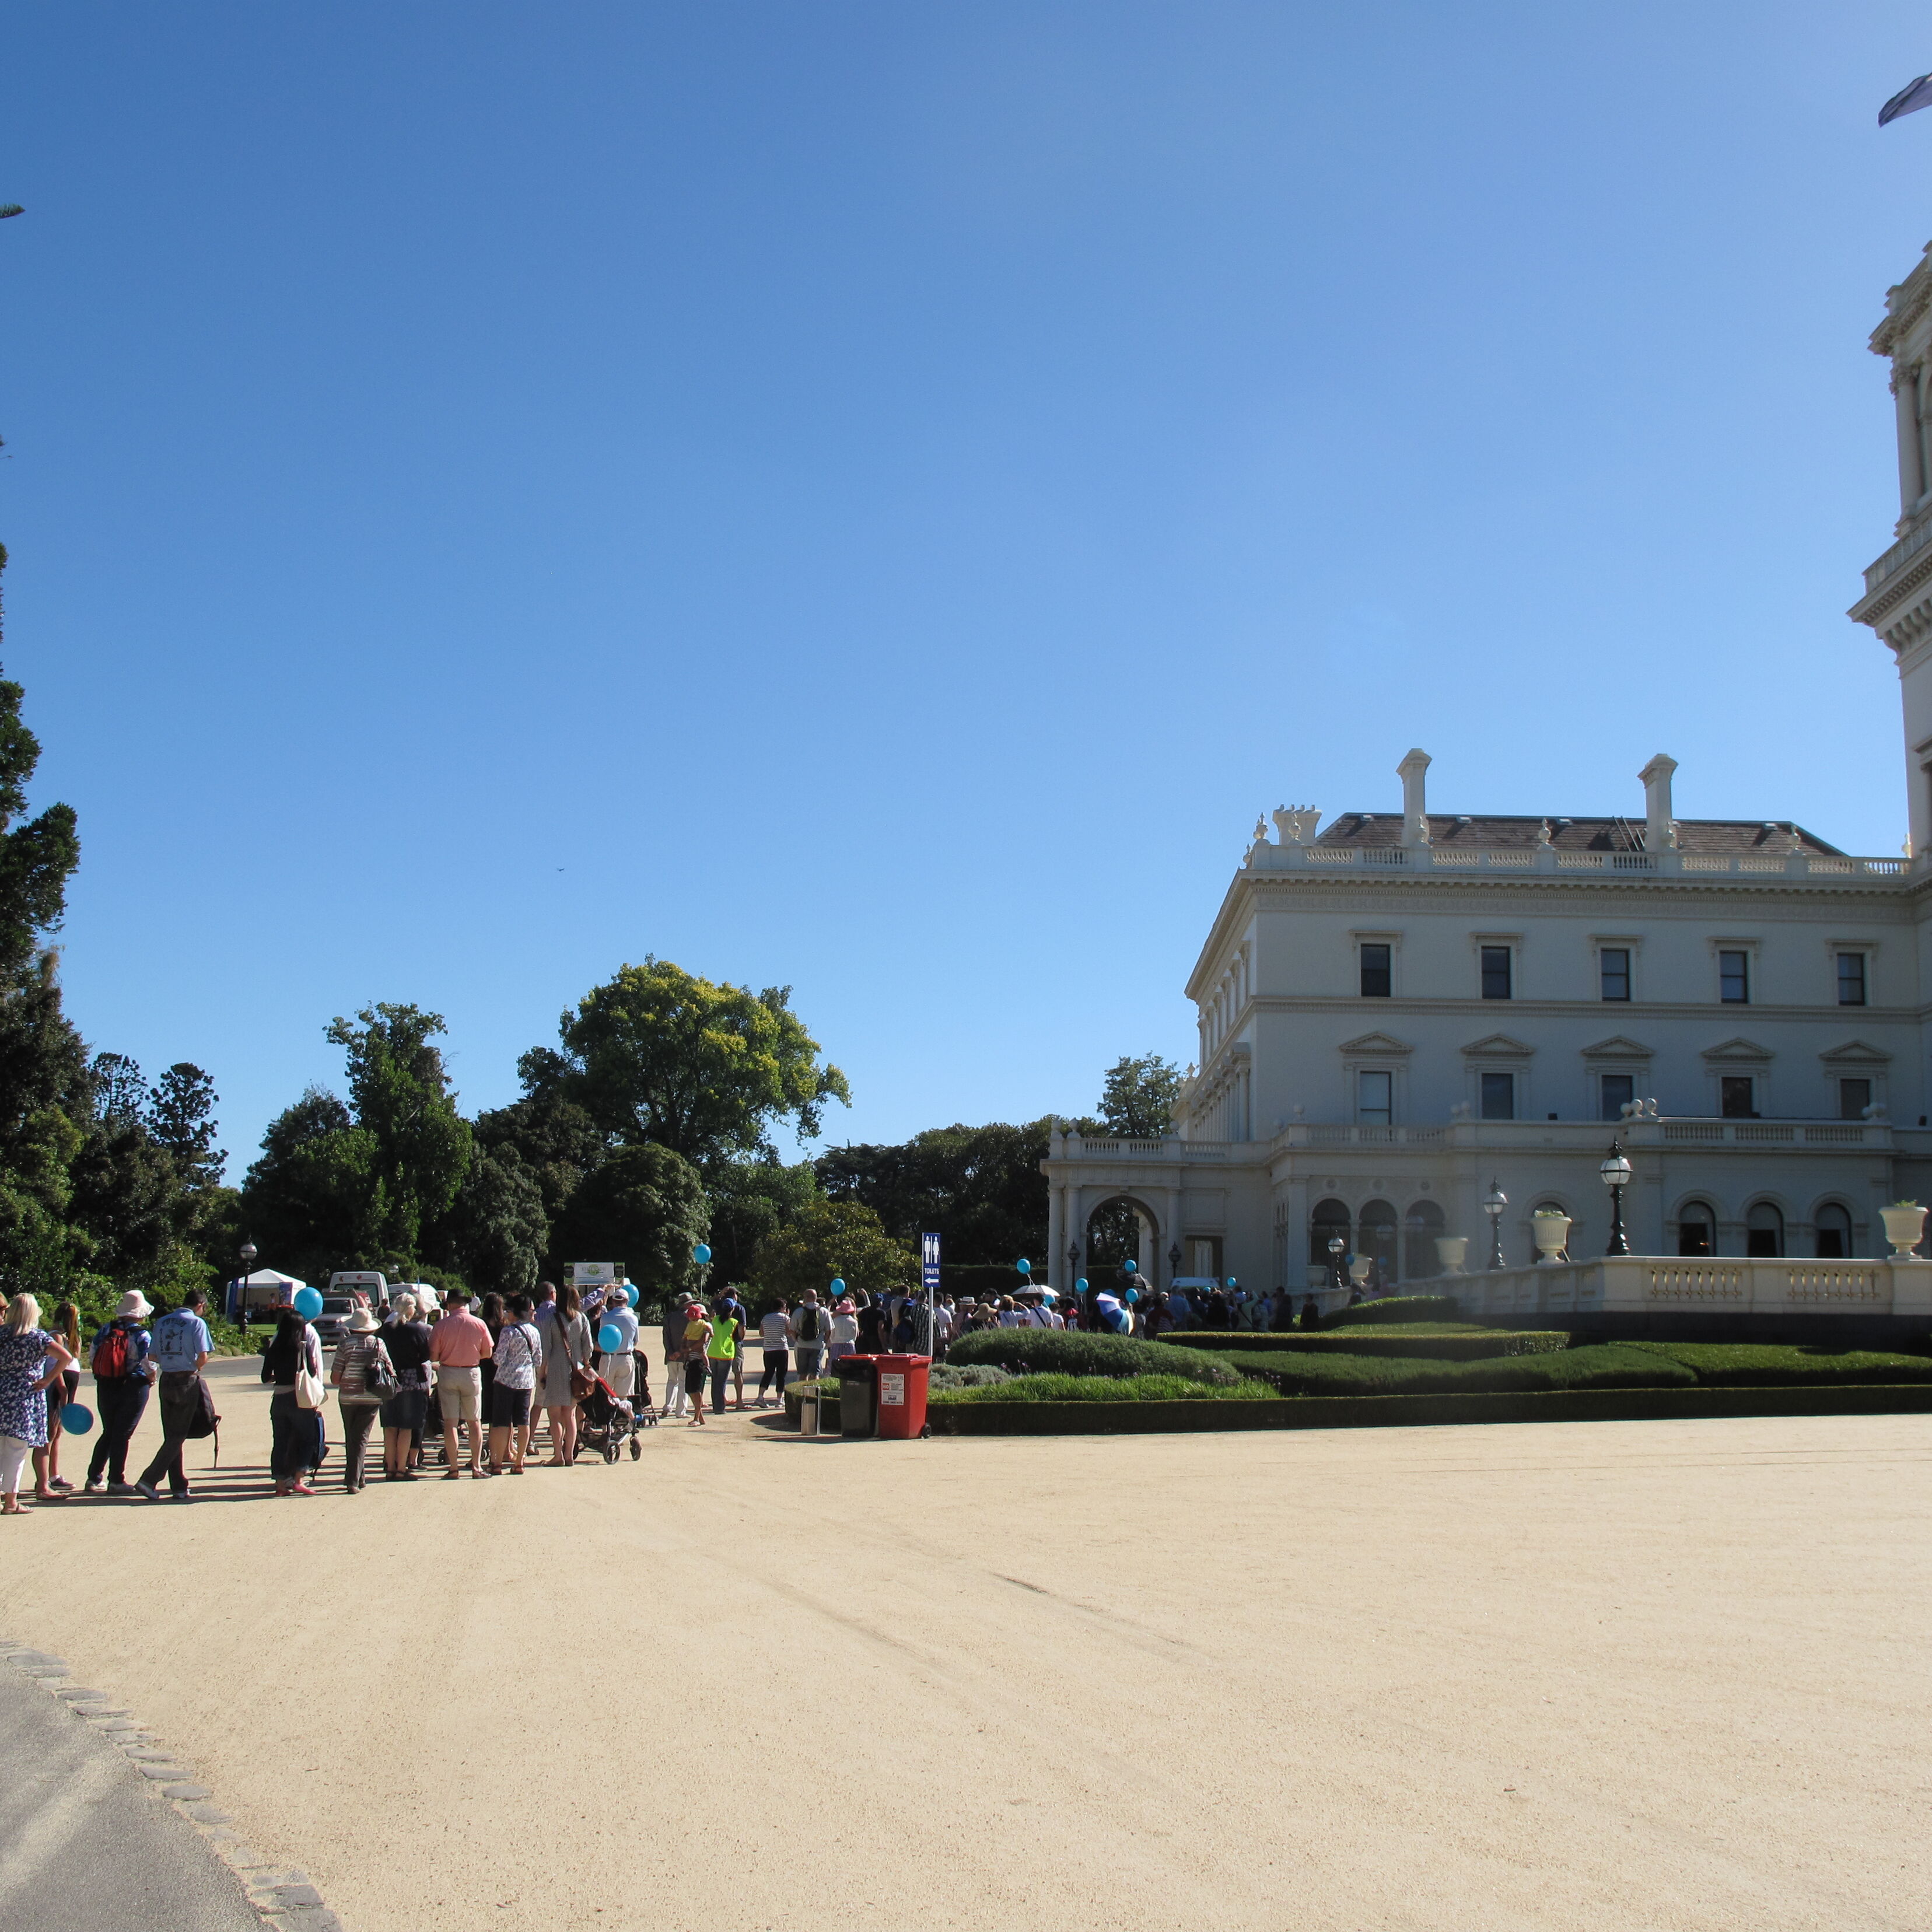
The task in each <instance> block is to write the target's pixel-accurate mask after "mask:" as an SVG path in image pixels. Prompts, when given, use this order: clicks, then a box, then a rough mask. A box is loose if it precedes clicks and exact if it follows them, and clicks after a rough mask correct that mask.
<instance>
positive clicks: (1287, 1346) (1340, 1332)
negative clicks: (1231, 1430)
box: [1168, 1325, 1570, 1368]
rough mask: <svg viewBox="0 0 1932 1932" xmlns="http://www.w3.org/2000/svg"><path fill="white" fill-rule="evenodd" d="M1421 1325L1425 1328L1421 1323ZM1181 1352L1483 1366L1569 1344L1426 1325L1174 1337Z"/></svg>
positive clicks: (1559, 1335) (1532, 1333)
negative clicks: (1382, 1357)
mask: <svg viewBox="0 0 1932 1932" xmlns="http://www.w3.org/2000/svg"><path fill="white" fill-rule="evenodd" d="M1419 1326H1421V1325H1419ZM1168 1340H1169V1342H1170V1343H1172V1345H1173V1346H1175V1347H1176V1348H1183V1349H1196V1348H1198V1349H1212V1350H1213V1351H1214V1353H1216V1354H1217V1355H1226V1357H1227V1358H1228V1359H1229V1361H1232V1362H1233V1363H1235V1364H1237V1366H1238V1367H1243V1368H1245V1367H1247V1365H1248V1361H1249V1358H1250V1357H1251V1356H1254V1355H1259V1356H1262V1357H1263V1358H1277V1357H1280V1356H1283V1355H1385V1356H1403V1357H1413V1358H1416V1359H1418V1360H1421V1361H1431V1362H1484V1361H1490V1360H1491V1359H1492V1358H1494V1357H1496V1356H1499V1355H1554V1354H1555V1353H1556V1352H1557V1350H1559V1349H1567V1348H1568V1347H1569V1346H1570V1336H1569V1332H1568V1331H1567V1330H1565V1329H1562V1328H1497V1329H1481V1328H1473V1329H1466V1330H1464V1331H1461V1332H1460V1333H1454V1332H1442V1331H1437V1330H1436V1329H1433V1328H1427V1327H1426V1326H1423V1327H1422V1332H1421V1333H1419V1334H1412V1333H1410V1332H1409V1331H1407V1330H1406V1329H1403V1328H1396V1329H1381V1328H1374V1327H1366V1328H1342V1329H1335V1330H1331V1331H1328V1332H1326V1333H1322V1332H1319V1331H1318V1332H1316V1333H1314V1334H1300V1333H1297V1334H1281V1335H1217V1334H1213V1333H1211V1332H1209V1333H1195V1334H1184V1335H1172V1336H1169V1337H1168Z"/></svg>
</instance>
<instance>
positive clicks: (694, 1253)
mask: <svg viewBox="0 0 1932 1932" xmlns="http://www.w3.org/2000/svg"><path fill="white" fill-rule="evenodd" d="M691 1259H692V1260H693V1261H694V1262H696V1263H697V1265H698V1266H699V1267H700V1268H702V1267H703V1265H704V1264H705V1263H706V1262H708V1261H709V1259H711V1250H709V1248H707V1247H706V1246H705V1245H704V1244H703V1242H702V1241H700V1242H699V1243H698V1244H697V1247H694V1248H693V1249H692V1250H691Z"/></svg>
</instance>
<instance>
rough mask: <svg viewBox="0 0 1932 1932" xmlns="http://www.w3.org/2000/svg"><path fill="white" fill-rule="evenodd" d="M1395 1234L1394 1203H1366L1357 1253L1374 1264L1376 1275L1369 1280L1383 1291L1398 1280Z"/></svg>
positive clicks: (1360, 1225) (1360, 1226) (1363, 1208)
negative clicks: (1377, 1284) (1365, 1256)
mask: <svg viewBox="0 0 1932 1932" xmlns="http://www.w3.org/2000/svg"><path fill="white" fill-rule="evenodd" d="M1395 1230H1396V1219H1395V1208H1394V1206H1393V1205H1392V1204H1391V1203H1390V1202H1387V1201H1365V1202H1364V1203H1363V1204H1362V1214H1361V1222H1360V1223H1359V1232H1358V1237H1357V1239H1358V1247H1357V1249H1356V1253H1358V1254H1364V1255H1367V1256H1368V1258H1369V1259H1370V1260H1371V1261H1372V1262H1374V1263H1375V1265H1376V1266H1375V1272H1374V1273H1373V1274H1372V1275H1370V1277H1369V1279H1370V1280H1371V1281H1373V1282H1375V1283H1379V1285H1380V1286H1382V1287H1384V1288H1387V1287H1389V1286H1391V1285H1392V1284H1393V1283H1394V1281H1395V1280H1396V1277H1397V1268H1396V1256H1395Z"/></svg>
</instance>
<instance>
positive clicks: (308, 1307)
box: [296, 1288, 322, 1322]
mask: <svg viewBox="0 0 1932 1932" xmlns="http://www.w3.org/2000/svg"><path fill="white" fill-rule="evenodd" d="M296 1313H297V1314H298V1315H299V1316H301V1317H302V1319H303V1320H304V1321H305V1322H313V1321H314V1319H315V1318H316V1317H317V1316H318V1315H320V1313H322V1296H321V1294H320V1292H319V1291H317V1289H313V1288H299V1289H296Z"/></svg>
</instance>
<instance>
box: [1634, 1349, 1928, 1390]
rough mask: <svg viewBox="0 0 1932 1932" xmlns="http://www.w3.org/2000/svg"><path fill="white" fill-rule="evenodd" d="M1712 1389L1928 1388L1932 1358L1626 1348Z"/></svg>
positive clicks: (1867, 1352)
mask: <svg viewBox="0 0 1932 1932" xmlns="http://www.w3.org/2000/svg"><path fill="white" fill-rule="evenodd" d="M1625 1346H1628V1347H1630V1348H1633V1349H1648V1350H1649V1352H1651V1353H1652V1354H1653V1355H1661V1356H1663V1357H1664V1358H1665V1359H1666V1360H1667V1361H1673V1362H1676V1363H1678V1364H1681V1365H1682V1367H1685V1368H1687V1369H1688V1370H1691V1373H1693V1374H1694V1376H1696V1377H1697V1379H1698V1380H1699V1381H1700V1382H1703V1383H1706V1384H1708V1385H1712V1386H1714V1387H1718V1388H1724V1387H1727V1386H1728V1387H1730V1388H1774V1387H1775V1386H1777V1385H1779V1384H1781V1383H1790V1382H1799V1383H1804V1382H1932V1356H1925V1355H1897V1354H1894V1353H1893V1352H1891V1351H1889V1350H1880V1349H1841V1350H1832V1349H1811V1348H1806V1347H1804V1346H1800V1345H1775V1344H1772V1343H1760V1342H1632V1343H1627V1344H1625Z"/></svg>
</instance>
